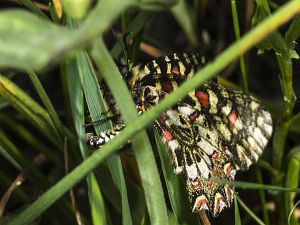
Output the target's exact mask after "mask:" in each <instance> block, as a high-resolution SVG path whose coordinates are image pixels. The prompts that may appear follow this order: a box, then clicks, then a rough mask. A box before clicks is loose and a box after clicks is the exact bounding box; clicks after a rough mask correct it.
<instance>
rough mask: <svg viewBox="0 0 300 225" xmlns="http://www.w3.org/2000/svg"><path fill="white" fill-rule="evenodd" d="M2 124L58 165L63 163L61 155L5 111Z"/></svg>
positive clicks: (2, 114) (0, 122)
mask: <svg viewBox="0 0 300 225" xmlns="http://www.w3.org/2000/svg"><path fill="white" fill-rule="evenodd" d="M0 124H1V125H2V126H3V127H5V128H7V129H9V130H10V131H11V132H13V133H14V134H15V135H16V136H18V137H20V138H21V139H23V140H24V141H25V142H26V143H28V144H29V145H31V146H32V147H33V148H34V149H35V150H36V151H37V152H41V153H43V154H44V155H45V156H46V158H47V159H48V160H50V161H52V162H54V163H55V164H56V165H58V164H60V163H61V159H60V157H59V156H58V155H57V154H56V153H55V152H53V151H52V149H50V148H49V147H48V146H46V145H44V144H43V143H42V141H40V140H39V139H38V138H35V136H34V135H33V134H32V133H31V132H30V131H28V130H27V129H26V128H25V127H24V126H22V125H21V124H19V123H17V122H16V121H15V119H13V118H11V117H9V116H8V115H6V114H5V113H0Z"/></svg>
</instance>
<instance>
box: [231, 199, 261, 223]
mask: <svg viewBox="0 0 300 225" xmlns="http://www.w3.org/2000/svg"><path fill="white" fill-rule="evenodd" d="M236 198H237V200H238V202H239V204H240V205H241V206H242V207H243V209H244V210H245V211H246V212H247V213H248V214H249V216H251V217H252V218H253V220H254V221H255V222H256V223H257V224H259V225H265V224H264V222H263V221H261V219H259V218H258V217H257V216H256V215H255V213H254V212H252V211H251V210H250V209H249V208H248V206H247V205H246V204H245V203H244V202H243V201H242V199H240V198H239V197H238V196H236Z"/></svg>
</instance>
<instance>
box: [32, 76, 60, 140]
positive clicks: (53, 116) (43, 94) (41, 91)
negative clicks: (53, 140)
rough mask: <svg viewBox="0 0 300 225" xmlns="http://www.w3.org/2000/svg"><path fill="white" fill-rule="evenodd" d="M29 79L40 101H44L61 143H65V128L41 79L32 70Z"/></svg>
mask: <svg viewBox="0 0 300 225" xmlns="http://www.w3.org/2000/svg"><path fill="white" fill-rule="evenodd" d="M27 74H28V76H29V78H30V79H31V81H32V83H33V85H34V87H35V89H36V91H37V93H38V95H39V97H40V99H41V100H42V102H43V104H44V106H45V108H46V110H47V112H48V114H49V116H50V118H51V120H52V122H53V124H54V128H55V133H56V134H57V136H56V137H57V139H59V140H60V141H61V143H62V142H63V140H62V137H63V136H64V128H63V125H62V123H61V121H60V119H59V117H58V115H57V113H56V111H55V109H54V107H53V105H52V103H51V101H50V99H49V97H48V96H47V94H46V91H45V89H44V88H43V86H42V84H41V82H40V80H39V78H38V77H37V75H36V73H35V72H34V71H32V70H29V71H28V72H27Z"/></svg>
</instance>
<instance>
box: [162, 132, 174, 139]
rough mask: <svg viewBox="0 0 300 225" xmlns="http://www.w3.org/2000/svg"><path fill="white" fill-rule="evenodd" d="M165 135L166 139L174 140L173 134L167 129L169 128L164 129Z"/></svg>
mask: <svg viewBox="0 0 300 225" xmlns="http://www.w3.org/2000/svg"><path fill="white" fill-rule="evenodd" d="M163 136H164V137H165V139H166V140H167V141H171V140H173V135H172V134H171V133H170V132H169V131H167V130H164V131H163Z"/></svg>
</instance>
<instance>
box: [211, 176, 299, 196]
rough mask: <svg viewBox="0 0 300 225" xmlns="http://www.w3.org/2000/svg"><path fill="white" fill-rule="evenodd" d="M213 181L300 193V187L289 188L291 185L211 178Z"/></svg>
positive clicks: (235, 185) (246, 187)
mask: <svg viewBox="0 0 300 225" xmlns="http://www.w3.org/2000/svg"><path fill="white" fill-rule="evenodd" d="M211 181H213V182H217V183H220V184H229V185H231V186H234V187H238V188H243V189H258V190H269V191H282V192H296V193H300V188H289V187H281V186H274V185H267V184H257V183H251V182H244V181H229V180H221V179H211Z"/></svg>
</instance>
